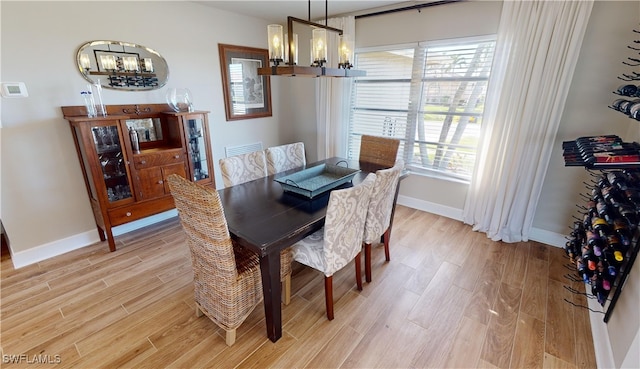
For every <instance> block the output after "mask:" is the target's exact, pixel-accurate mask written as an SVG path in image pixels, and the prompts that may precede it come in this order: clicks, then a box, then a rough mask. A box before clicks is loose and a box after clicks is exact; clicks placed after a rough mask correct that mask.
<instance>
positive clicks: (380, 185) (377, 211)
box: [364, 159, 404, 282]
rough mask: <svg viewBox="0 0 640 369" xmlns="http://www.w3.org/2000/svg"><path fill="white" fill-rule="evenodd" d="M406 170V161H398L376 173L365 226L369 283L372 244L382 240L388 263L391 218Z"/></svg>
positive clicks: (365, 254) (365, 248)
mask: <svg viewBox="0 0 640 369" xmlns="http://www.w3.org/2000/svg"><path fill="white" fill-rule="evenodd" d="M403 169H404V161H403V160H402V159H398V160H397V161H396V163H395V165H394V166H393V167H391V168H389V169H381V170H378V171H376V183H375V184H374V186H373V192H372V194H371V201H370V202H369V210H368V211H367V221H366V222H365V226H364V272H365V279H366V281H367V282H371V244H372V243H373V242H377V241H378V240H380V239H381V238H382V242H383V244H384V254H385V258H386V260H387V261H389V260H391V258H390V255H389V238H390V237H391V216H392V212H393V205H394V203H393V202H394V199H395V194H396V189H397V187H398V181H399V180H400V174H401V173H402V170H403Z"/></svg>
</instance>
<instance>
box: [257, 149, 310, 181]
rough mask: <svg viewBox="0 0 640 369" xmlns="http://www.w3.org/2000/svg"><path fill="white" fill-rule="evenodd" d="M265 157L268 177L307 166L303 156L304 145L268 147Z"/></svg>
mask: <svg viewBox="0 0 640 369" xmlns="http://www.w3.org/2000/svg"><path fill="white" fill-rule="evenodd" d="M265 153H266V155H267V173H268V174H269V175H272V174H276V173H280V172H284V171H285V170H289V169H293V168H299V167H302V166H304V165H305V164H307V159H306V157H305V155H304V143H302V142H296V143H292V144H288V145H281V146H274V147H269V148H267V149H266V150H265Z"/></svg>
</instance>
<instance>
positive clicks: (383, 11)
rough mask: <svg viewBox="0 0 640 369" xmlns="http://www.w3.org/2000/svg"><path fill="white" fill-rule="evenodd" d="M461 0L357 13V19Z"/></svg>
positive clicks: (454, 1)
mask: <svg viewBox="0 0 640 369" xmlns="http://www.w3.org/2000/svg"><path fill="white" fill-rule="evenodd" d="M461 1H465V0H440V1H433V2H430V3H424V4H418V5H411V6H406V7H404V8H398V9H390V10H382V11H379V12H374V13H368V14H361V15H356V16H355V19H360V18H367V17H374V16H376V15H383V14H391V13H397V12H403V11H407V10H420V9H422V8H428V7H431V6H436V5H446V4H451V3H458V2H461Z"/></svg>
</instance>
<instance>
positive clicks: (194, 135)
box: [185, 116, 209, 181]
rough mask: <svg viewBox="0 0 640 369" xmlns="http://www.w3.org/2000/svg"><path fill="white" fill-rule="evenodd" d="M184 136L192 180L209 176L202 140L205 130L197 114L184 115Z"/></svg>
mask: <svg viewBox="0 0 640 369" xmlns="http://www.w3.org/2000/svg"><path fill="white" fill-rule="evenodd" d="M185 121H186V136H187V141H188V147H187V150H188V151H189V160H190V161H191V163H190V165H191V168H193V172H192V175H193V180H194V181H199V180H201V179H206V178H209V165H208V163H207V148H206V146H205V142H204V135H205V130H204V128H203V119H202V118H201V117H197V116H189V117H185Z"/></svg>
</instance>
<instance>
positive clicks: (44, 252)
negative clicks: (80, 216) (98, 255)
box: [11, 230, 100, 269]
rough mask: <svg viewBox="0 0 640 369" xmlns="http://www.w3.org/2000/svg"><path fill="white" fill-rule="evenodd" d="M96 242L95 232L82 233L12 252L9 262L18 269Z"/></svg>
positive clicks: (98, 239) (96, 233) (98, 240)
mask: <svg viewBox="0 0 640 369" xmlns="http://www.w3.org/2000/svg"><path fill="white" fill-rule="evenodd" d="M96 242H100V237H99V236H98V231H97V230H94V231H87V232H82V233H79V234H76V235H73V236H71V237H67V238H63V239H61V240H56V241H52V242H49V243H46V244H44V245H40V246H36V247H33V248H30V249H28V250H24V251H17V252H12V253H11V261H12V262H13V267H14V268H16V269H18V268H22V267H25V266H27V265H31V264H35V263H37V262H40V261H43V260H46V259H50V258H52V257H54V256H58V255H62V254H64V253H67V252H69V251H73V250H77V249H79V248H82V247H85V246H88V245H91V244H94V243H96Z"/></svg>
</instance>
